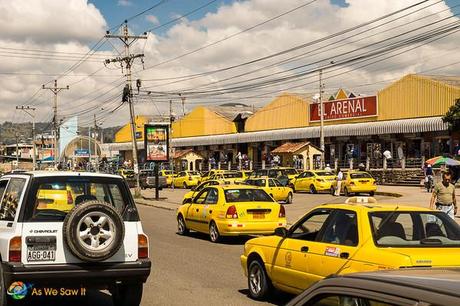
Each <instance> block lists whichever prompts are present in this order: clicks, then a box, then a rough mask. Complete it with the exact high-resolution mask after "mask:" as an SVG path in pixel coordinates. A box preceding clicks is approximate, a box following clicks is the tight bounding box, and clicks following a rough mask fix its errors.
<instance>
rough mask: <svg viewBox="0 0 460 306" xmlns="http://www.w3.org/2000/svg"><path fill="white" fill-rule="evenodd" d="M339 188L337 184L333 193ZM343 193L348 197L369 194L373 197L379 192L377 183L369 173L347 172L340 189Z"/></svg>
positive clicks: (344, 174) (332, 188)
mask: <svg viewBox="0 0 460 306" xmlns="http://www.w3.org/2000/svg"><path fill="white" fill-rule="evenodd" d="M335 188H337V182H334V184H333V185H332V187H331V193H333V192H334V190H335ZM340 189H341V190H340V191H341V192H343V194H344V195H345V196H346V197H348V196H350V195H351V194H355V195H356V194H359V193H368V194H369V195H370V196H373V195H374V193H375V191H376V190H377V182H376V181H375V179H374V178H373V177H372V175H370V174H369V173H368V172H365V171H345V172H343V180H342V184H341V188H340Z"/></svg>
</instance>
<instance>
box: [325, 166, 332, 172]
mask: <svg viewBox="0 0 460 306" xmlns="http://www.w3.org/2000/svg"><path fill="white" fill-rule="evenodd" d="M324 171H327V172H331V171H332V169H331V166H330V165H329V164H326V168H324Z"/></svg>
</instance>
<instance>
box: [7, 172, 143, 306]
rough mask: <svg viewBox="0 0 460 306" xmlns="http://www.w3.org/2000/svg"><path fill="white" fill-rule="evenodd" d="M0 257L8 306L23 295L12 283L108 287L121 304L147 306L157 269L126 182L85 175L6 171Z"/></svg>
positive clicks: (37, 285) (108, 176) (116, 301)
mask: <svg viewBox="0 0 460 306" xmlns="http://www.w3.org/2000/svg"><path fill="white" fill-rule="evenodd" d="M0 256H1V266H0V276H1V278H0V290H1V291H0V305H1V306H3V305H6V304H7V302H8V300H9V299H11V298H15V299H18V296H17V295H15V296H12V297H9V295H10V296H11V295H12V293H11V292H10V291H11V286H12V285H11V284H16V285H17V284H33V286H34V287H36V288H37V287H43V288H45V287H48V288H49V287H51V288H53V286H54V288H62V287H66V286H68V287H69V288H76V287H79V288H100V289H108V290H110V292H111V293H112V297H113V300H114V304H115V305H139V303H140V301H141V298H142V287H143V283H144V282H146V280H147V278H148V276H149V274H150V267H151V262H150V260H149V244H148V237H147V236H146V235H145V234H144V232H143V230H142V225H141V222H140V220H139V215H138V212H137V209H136V206H135V204H134V201H133V198H132V196H131V193H130V191H129V188H128V186H127V184H126V182H125V181H124V180H123V178H121V177H120V176H116V175H106V174H95V173H84V172H81V173H78V172H77V173H75V172H40V171H36V172H24V173H14V174H8V175H4V176H2V177H1V178H0ZM13 286H14V285H13ZM25 286H26V287H25V288H26V291H27V285H25ZM31 291H32V290H29V293H28V295H30V294H31ZM22 293H23V292H22ZM23 295H24V294H23ZM24 297H26V296H22V297H21V296H19V298H24Z"/></svg>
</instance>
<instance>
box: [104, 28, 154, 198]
mask: <svg viewBox="0 0 460 306" xmlns="http://www.w3.org/2000/svg"><path fill="white" fill-rule="evenodd" d="M105 37H106V38H118V39H120V40H121V41H122V42H123V44H124V45H125V56H124V57H116V58H113V59H107V60H106V61H105V63H106V64H110V63H115V62H117V63H121V65H123V64H124V65H125V69H126V86H127V88H128V91H129V93H128V96H127V102H128V103H129V114H130V117H131V138H132V146H133V164H134V174H135V177H136V189H135V193H134V195H135V196H136V197H138V196H140V193H141V192H140V184H139V163H138V160H137V141H136V116H135V113H134V105H133V87H132V77H131V67H132V64H133V62H134V60H135V59H136V58H141V60H142V58H143V57H144V54H130V52H129V48H130V46H131V45H132V44H133V43H134V42H135V41H137V40H138V39H147V33H144V35H129V32H128V21H127V20H125V24H124V26H123V34H122V35H112V34H110V33H109V32H108V31H107V34H106V35H105ZM142 62H143V61H142ZM122 67H123V66H122ZM123 102H124V101H123ZM144 137H145V136H144Z"/></svg>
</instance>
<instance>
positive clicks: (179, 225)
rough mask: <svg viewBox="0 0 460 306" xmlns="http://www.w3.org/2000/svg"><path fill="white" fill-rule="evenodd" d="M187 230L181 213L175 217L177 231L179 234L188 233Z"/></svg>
mask: <svg viewBox="0 0 460 306" xmlns="http://www.w3.org/2000/svg"><path fill="white" fill-rule="evenodd" d="M189 232H190V231H189V229H188V228H187V226H186V225H185V220H184V217H182V215H179V217H177V233H178V234H179V235H188V233H189Z"/></svg>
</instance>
